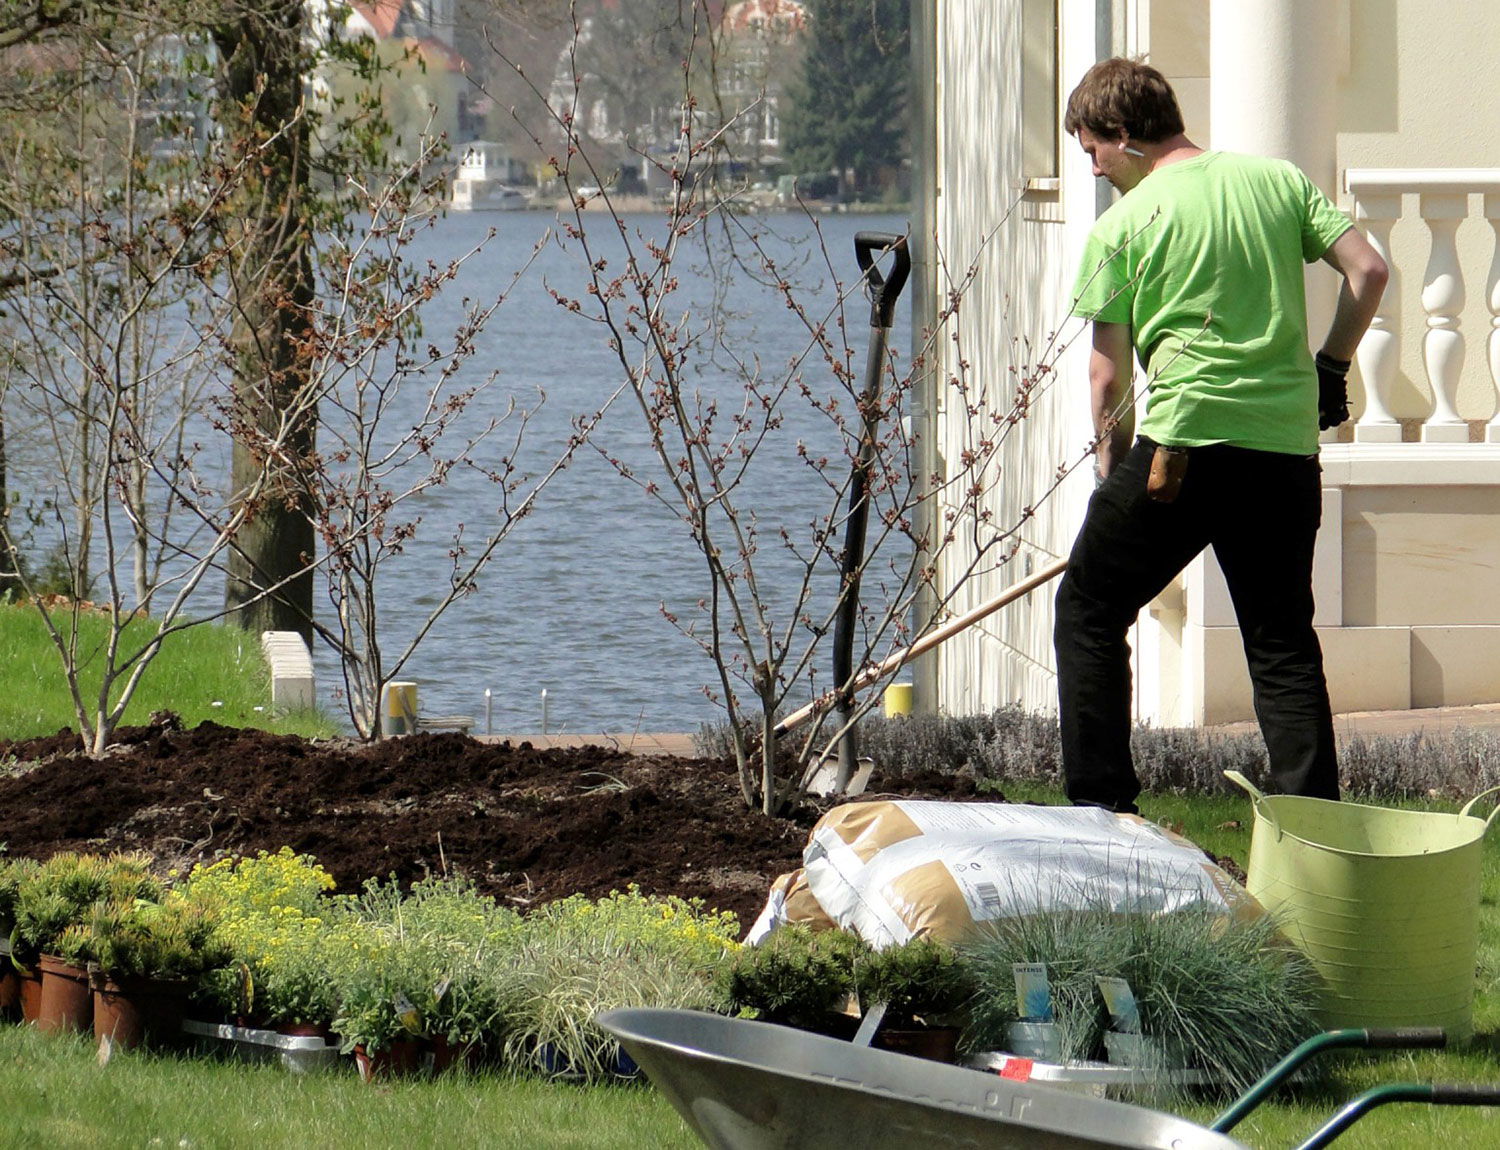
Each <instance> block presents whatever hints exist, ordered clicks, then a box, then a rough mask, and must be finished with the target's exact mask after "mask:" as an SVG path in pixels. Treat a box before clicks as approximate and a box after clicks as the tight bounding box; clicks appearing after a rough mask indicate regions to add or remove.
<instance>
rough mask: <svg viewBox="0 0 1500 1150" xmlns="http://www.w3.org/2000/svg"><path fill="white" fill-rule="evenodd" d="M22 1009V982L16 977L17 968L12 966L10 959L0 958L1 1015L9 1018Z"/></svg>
mask: <svg viewBox="0 0 1500 1150" xmlns="http://www.w3.org/2000/svg"><path fill="white" fill-rule="evenodd" d="M20 1009H21V980H20V979H19V978H18V977H17V976H16V968H15V967H14V966H12V965H11V964H10V959H9V958H5V957H0V1015H4V1016H5V1017H7V1018H8V1017H10V1016H11V1015H12V1014H18V1013H20Z"/></svg>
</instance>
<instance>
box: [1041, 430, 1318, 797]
mask: <svg viewBox="0 0 1500 1150" xmlns="http://www.w3.org/2000/svg"><path fill="white" fill-rule="evenodd" d="M1155 449H1156V445H1155V444H1154V443H1152V442H1151V441H1150V440H1147V439H1140V440H1138V441H1137V442H1136V444H1135V446H1134V447H1133V448H1131V450H1130V452H1129V453H1128V454H1127V455H1126V457H1125V459H1124V460H1123V461H1122V462H1121V463H1120V465H1119V466H1118V467H1116V468H1115V470H1114V471H1113V472H1112V473H1111V474H1110V475H1109V477H1108V478H1107V479H1106V480H1105V481H1104V482H1103V483H1102V484H1101V485H1100V487H1099V489H1098V490H1097V491H1096V492H1095V493H1094V496H1093V499H1092V500H1091V501H1090V503H1089V509H1088V515H1087V516H1086V517H1085V519H1084V523H1083V529H1082V530H1081V531H1080V532H1079V534H1078V539H1077V541H1076V542H1075V543H1074V545H1073V553H1072V555H1071V556H1070V557H1069V559H1068V569H1067V572H1066V573H1065V574H1064V576H1063V581H1062V585H1061V586H1060V587H1059V588H1058V591H1057V614H1056V626H1055V630H1054V635H1053V638H1054V642H1055V644H1056V649H1057V678H1058V704H1059V718H1060V720H1061V726H1062V754H1063V772H1064V775H1065V777H1066V783H1067V794H1068V798H1069V799H1071V800H1072V801H1073V802H1075V803H1091V804H1097V805H1099V806H1104V807H1108V808H1110V809H1112V810H1118V811H1133V810H1134V809H1135V798H1136V796H1137V795H1138V794H1139V793H1140V783H1139V781H1138V780H1137V779H1136V774H1135V767H1134V764H1133V763H1132V761H1131V757H1130V728H1131V707H1130V688H1131V683H1130V645H1129V643H1128V642H1127V640H1126V632H1127V631H1128V630H1129V628H1130V626H1131V624H1132V623H1134V622H1135V618H1136V615H1137V614H1138V613H1139V612H1140V609H1141V608H1142V607H1144V606H1145V605H1146V604H1147V603H1149V602H1150V601H1151V600H1152V599H1154V598H1155V597H1156V596H1157V595H1158V594H1160V592H1161V591H1162V589H1163V588H1165V587H1166V585H1167V584H1168V583H1170V582H1171V581H1172V578H1173V577H1174V576H1175V575H1176V574H1177V573H1178V572H1179V571H1181V570H1182V569H1183V568H1184V567H1185V566H1187V564H1188V562H1189V561H1190V560H1191V559H1192V558H1193V557H1194V556H1195V555H1197V554H1198V553H1199V552H1200V551H1202V550H1203V548H1204V547H1206V546H1209V545H1212V547H1213V549H1214V554H1215V556H1216V557H1217V558H1218V560H1219V565H1220V567H1222V568H1223V570H1224V577H1225V579H1226V581H1227V582H1228V584H1229V594H1230V597H1231V598H1232V600H1233V602H1234V610H1235V616H1236V618H1237V619H1238V620H1239V625H1240V634H1241V637H1242V638H1243V640H1244V646H1245V657H1246V660H1247V661H1248V663H1249V669H1250V681H1251V683H1252V684H1253V686H1254V695H1255V714H1256V717H1257V718H1258V719H1259V720H1260V729H1261V733H1262V734H1263V735H1264V736H1265V740H1266V749H1267V751H1268V753H1269V756H1270V766H1271V773H1272V776H1273V778H1274V780H1275V782H1276V785H1277V788H1278V789H1279V790H1280V791H1282V792H1283V793H1285V794H1294V795H1310V796H1313V797H1316V798H1328V799H1336V798H1338V763H1337V755H1336V751H1335V747H1334V741H1333V717H1332V714H1331V712H1330V708H1329V705H1328V687H1327V683H1326V681H1325V679H1324V677H1323V654H1322V650H1321V649H1320V648H1319V646H1318V637H1317V634H1316V633H1315V632H1314V630H1313V622H1312V620H1313V596H1312V560H1313V543H1314V540H1315V539H1316V537H1317V532H1318V523H1319V520H1320V519H1321V518H1322V493H1321V486H1322V484H1321V479H1320V474H1321V469H1320V467H1319V466H1318V461H1317V458H1316V457H1315V456H1314V457H1305V456H1297V455H1284V454H1279V453H1275V452H1266V451H1249V450H1246V449H1244V448H1238V447H1228V446H1214V447H1201V448H1194V449H1193V450H1192V454H1191V459H1190V462H1189V464H1188V469H1187V474H1186V477H1185V478H1184V480H1183V485H1182V491H1181V494H1179V496H1178V497H1177V500H1176V501H1175V502H1173V503H1156V502H1154V501H1152V500H1151V499H1149V498H1147V496H1146V477H1147V475H1148V473H1149V471H1150V468H1151V457H1152V455H1153V453H1154V452H1155Z"/></svg>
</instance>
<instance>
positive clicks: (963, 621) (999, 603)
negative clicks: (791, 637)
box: [772, 559, 1068, 739]
mask: <svg viewBox="0 0 1500 1150" xmlns="http://www.w3.org/2000/svg"><path fill="white" fill-rule="evenodd" d="M1067 566H1068V561H1067V560H1066V559H1059V560H1058V561H1057V562H1055V563H1052V564H1049V565H1048V566H1046V567H1043V568H1042V569H1041V570H1040V571H1036V572H1033V573H1032V574H1030V575H1028V576H1027V577H1026V578H1025V579H1022V580H1021V581H1020V582H1019V583H1013V584H1011V585H1010V586H1009V587H1007V588H1006V589H1005V590H1004V591H1002V592H1000V594H998V595H996V596H995V597H994V598H993V599H990V600H989V601H988V602H985V603H981V604H980V605H979V606H978V607H975V608H974V609H973V610H972V611H969V612H966V613H965V614H963V615H960V616H958V617H957V618H955V619H949V620H948V622H946V623H944V624H943V625H942V626H941V627H938V628H937V629H936V630H933V631H929V632H928V633H927V634H925V635H923V636H922V637H921V638H920V639H918V640H917V641H916V642H915V643H913V644H912V645H911V646H910V647H907V648H905V649H903V650H900V651H897V652H895V653H894V654H892V655H887V656H886V657H885V658H884V659H882V660H881V661H880V662H878V663H873V664H871V665H870V666H868V667H866V668H865V669H864V670H863V671H861V672H860V673H859V674H858V675H856V676H855V677H854V680H853V682H851V683H850V684H849V688H848V691H838V690H833V691H827V692H825V693H824V694H822V695H819V696H818V697H817V698H816V699H814V700H813V701H812V702H811V703H808V704H806V705H805V706H803V707H801V708H799V709H798V710H795V711H793V712H792V713H791V714H790V715H788V716H787V717H786V718H784V719H782V720H781V722H779V723H777V724H776V726H775V728H774V729H773V731H772V733H773V734H774V735H775V736H776V737H777V738H778V739H779V738H781V736H783V735H785V734H787V733H788V732H789V731H794V730H796V729H797V728H798V727H800V726H801V725H802V724H803V723H805V722H807V721H808V720H809V719H811V718H813V717H814V716H816V715H820V714H822V713H823V712H824V711H826V710H828V709H829V708H830V707H833V706H834V705H836V704H837V703H838V701H839V700H840V699H841V698H845V697H847V696H848V695H850V694H853V692H855V691H858V690H861V689H862V688H864V687H868V686H869V685H870V684H871V683H874V682H876V681H877V680H879V679H882V678H884V677H885V676H886V675H889V674H890V673H891V672H892V671H894V670H896V669H897V668H899V667H902V666H904V665H905V664H907V663H909V662H911V660H913V659H915V658H916V657H917V656H918V655H925V654H926V653H927V652H928V651H930V650H932V649H933V648H934V647H936V646H938V645H939V644H940V643H946V642H947V641H948V640H949V639H951V638H953V636H955V635H957V634H958V633H959V632H960V631H966V630H968V629H969V628H970V627H972V626H973V625H974V624H975V623H978V622H979V621H980V620H981V619H986V618H988V617H989V616H991V615H993V614H994V613H995V612H996V611H998V610H1000V608H1001V607H1004V606H1005V605H1006V604H1008V603H1014V602H1015V601H1016V600H1017V599H1019V598H1021V596H1023V595H1028V594H1030V593H1031V592H1032V591H1035V590H1036V589H1037V588H1038V587H1040V586H1042V584H1044V583H1049V582H1051V581H1052V580H1053V579H1055V578H1057V577H1058V576H1059V575H1061V574H1062V573H1063V571H1064V570H1065V569H1066V568H1067Z"/></svg>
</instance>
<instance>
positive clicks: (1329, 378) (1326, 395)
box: [1313, 351, 1349, 431]
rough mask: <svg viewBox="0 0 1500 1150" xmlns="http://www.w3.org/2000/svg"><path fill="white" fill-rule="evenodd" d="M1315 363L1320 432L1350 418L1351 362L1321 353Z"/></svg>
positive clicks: (1314, 360)
mask: <svg viewBox="0 0 1500 1150" xmlns="http://www.w3.org/2000/svg"><path fill="white" fill-rule="evenodd" d="M1313 363H1314V365H1315V366H1316V367H1317V369H1318V430H1319V431H1327V430H1328V429H1329V428H1330V427H1337V426H1338V425H1339V424H1341V423H1343V422H1344V421H1345V420H1346V419H1348V418H1349V361H1348V360H1347V359H1334V358H1333V356H1331V355H1329V354H1328V353H1327V352H1324V351H1320V352H1318V354H1317V355H1316V356H1315V357H1314V358H1313Z"/></svg>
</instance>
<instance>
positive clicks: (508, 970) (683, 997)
mask: <svg viewBox="0 0 1500 1150" xmlns="http://www.w3.org/2000/svg"><path fill="white" fill-rule="evenodd" d="M738 934H739V926H738V922H737V920H736V919H735V916H734V915H733V914H730V913H727V912H718V911H711V910H706V909H705V908H704V907H703V905H702V904H701V903H700V902H698V901H697V900H689V899H681V898H675V897H667V898H656V897H652V896H649V895H643V894H641V893H640V891H639V890H637V889H636V888H634V887H632V888H631V889H630V890H628V891H626V892H625V893H623V894H622V893H619V892H616V893H614V894H611V895H609V896H608V897H607V898H602V899H598V900H590V899H588V898H585V897H583V896H581V895H575V896H573V897H571V898H567V899H563V900H561V901H560V902H556V903H552V904H550V905H548V906H543V907H539V908H537V909H536V910H534V911H532V912H531V913H530V914H528V915H526V916H525V917H524V918H523V919H522V920H521V922H520V924H519V926H518V928H517V929H516V930H515V931H514V932H512V933H511V934H510V935H509V937H508V938H507V940H506V944H505V945H504V946H503V947H502V948H500V949H498V950H497V951H496V952H494V954H493V955H492V957H491V963H492V970H493V973H494V977H495V978H496V980H497V983H498V984H499V986H500V990H501V1012H502V1016H503V1020H504V1028H505V1037H504V1042H503V1044H502V1056H503V1059H504V1061H505V1062H506V1064H507V1065H510V1066H512V1067H514V1068H517V1069H529V1070H534V1071H538V1072H540V1073H543V1074H547V1075H550V1076H556V1077H569V1078H577V1079H581V1080H585V1081H599V1080H602V1079H605V1078H607V1077H609V1076H610V1075H612V1074H615V1073H616V1072H617V1071H618V1069H619V1066H620V1047H619V1043H618V1042H617V1041H616V1040H615V1039H614V1038H613V1037H611V1036H610V1035H608V1034H606V1033H605V1032H604V1031H603V1030H601V1029H600V1028H599V1027H598V1026H597V1025H596V1024H595V1022H594V1018H595V1016H596V1015H598V1014H600V1013H601V1012H603V1011H606V1010H613V1009H618V1008H621V1007H642V1006H662V1007H682V1008H686V1009H709V1008H711V1007H712V1006H713V1004H714V1001H715V996H714V993H713V990H712V987H711V985H710V981H711V978H712V974H713V971H714V970H715V969H716V968H717V967H718V966H719V965H720V964H721V963H722V962H723V961H724V959H725V956H726V955H728V954H731V953H733V952H734V951H735V950H737V949H738V943H737V942H736V941H735V940H736V938H737V937H738Z"/></svg>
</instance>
